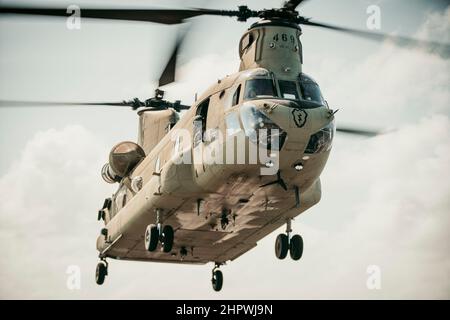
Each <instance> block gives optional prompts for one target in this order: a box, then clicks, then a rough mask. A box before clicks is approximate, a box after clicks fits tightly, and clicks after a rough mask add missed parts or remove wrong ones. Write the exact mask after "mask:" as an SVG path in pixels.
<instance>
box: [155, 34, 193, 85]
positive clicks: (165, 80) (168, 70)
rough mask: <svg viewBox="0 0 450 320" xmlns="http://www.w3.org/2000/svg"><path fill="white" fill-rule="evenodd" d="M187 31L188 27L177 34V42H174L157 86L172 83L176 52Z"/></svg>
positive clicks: (174, 72)
mask: <svg viewBox="0 0 450 320" xmlns="http://www.w3.org/2000/svg"><path fill="white" fill-rule="evenodd" d="M188 32H189V28H188V29H186V30H185V31H184V32H183V33H181V34H180V35H178V38H177V42H176V43H175V46H174V48H173V50H172V53H171V55H170V58H169V61H168V62H167V64H166V66H165V68H164V70H163V72H162V74H161V76H160V77H159V81H158V86H159V87H162V86H164V85H166V84H169V83H172V82H174V81H175V74H176V68H177V58H178V53H179V51H180V47H181V45H182V44H183V41H184V39H185V38H186V35H187V34H188Z"/></svg>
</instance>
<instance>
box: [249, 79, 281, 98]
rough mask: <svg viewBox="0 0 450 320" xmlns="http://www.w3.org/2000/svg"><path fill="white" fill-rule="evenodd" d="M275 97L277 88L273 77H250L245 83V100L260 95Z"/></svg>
mask: <svg viewBox="0 0 450 320" xmlns="http://www.w3.org/2000/svg"><path fill="white" fill-rule="evenodd" d="M267 96H269V97H274V96H275V88H274V86H273V81H272V80H271V79H250V80H247V82H246V83H245V91H244V100H251V99H256V98H259V97H267Z"/></svg>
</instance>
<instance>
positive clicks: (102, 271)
mask: <svg viewBox="0 0 450 320" xmlns="http://www.w3.org/2000/svg"><path fill="white" fill-rule="evenodd" d="M107 274H108V269H107V267H106V264H105V263H104V262H99V263H98V264H97V268H96V269H95V282H96V283H97V284H98V285H102V284H103V282H105V277H106V275H107Z"/></svg>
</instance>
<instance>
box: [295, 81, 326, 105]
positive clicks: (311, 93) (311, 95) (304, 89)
mask: <svg viewBox="0 0 450 320" xmlns="http://www.w3.org/2000/svg"><path fill="white" fill-rule="evenodd" d="M299 84H300V90H301V94H302V98H303V99H304V100H308V101H314V102H318V103H320V104H324V103H325V101H324V99H323V97H322V93H321V92H320V88H319V86H318V85H317V83H315V82H314V80H312V79H311V78H310V77H308V76H306V75H305V74H302V75H301V76H300V81H299Z"/></svg>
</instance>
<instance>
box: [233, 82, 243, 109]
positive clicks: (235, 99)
mask: <svg viewBox="0 0 450 320" xmlns="http://www.w3.org/2000/svg"><path fill="white" fill-rule="evenodd" d="M240 94H241V85H239V86H238V87H237V89H236V91H235V92H234V94H233V100H232V101H231V105H232V106H235V105H237V104H239V96H240Z"/></svg>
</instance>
